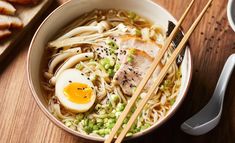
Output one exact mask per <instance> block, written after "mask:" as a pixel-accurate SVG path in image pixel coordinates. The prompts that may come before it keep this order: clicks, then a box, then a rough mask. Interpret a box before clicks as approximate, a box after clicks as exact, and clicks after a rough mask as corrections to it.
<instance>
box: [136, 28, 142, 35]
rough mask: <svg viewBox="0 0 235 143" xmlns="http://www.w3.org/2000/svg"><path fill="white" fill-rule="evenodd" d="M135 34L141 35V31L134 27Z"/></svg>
mask: <svg viewBox="0 0 235 143" xmlns="http://www.w3.org/2000/svg"><path fill="white" fill-rule="evenodd" d="M135 35H136V36H138V37H141V31H140V30H139V29H135Z"/></svg>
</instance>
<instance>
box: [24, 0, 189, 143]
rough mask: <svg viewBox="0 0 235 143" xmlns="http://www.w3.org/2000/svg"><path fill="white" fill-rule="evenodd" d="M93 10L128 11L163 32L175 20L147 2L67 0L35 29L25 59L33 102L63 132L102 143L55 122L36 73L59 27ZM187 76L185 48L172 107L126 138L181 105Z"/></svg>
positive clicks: (142, 0)
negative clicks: (144, 18) (177, 91)
mask: <svg viewBox="0 0 235 143" xmlns="http://www.w3.org/2000/svg"><path fill="white" fill-rule="evenodd" d="M95 8H99V9H110V8H115V9H125V10H131V11H134V12H136V13H137V14H139V15H141V16H144V17H146V18H148V19H150V20H152V21H153V22H155V23H158V24H160V25H162V26H163V27H164V28H165V29H167V25H168V20H171V21H173V22H176V20H175V19H174V17H173V16H172V15H171V14H170V13H169V12H168V11H166V10H165V9H163V8H162V7H161V6H159V5H157V4H155V3H153V2H152V1H149V0H138V1H137V0H71V1H70V2H67V3H66V4H64V5H62V6H60V7H58V8H57V9H56V10H55V11H53V12H52V13H51V14H50V15H49V16H48V17H47V18H46V19H45V20H44V21H43V23H42V24H41V25H40V27H39V28H38V30H37V32H36V33H35V35H34V37H33V39H32V42H31V45H30V50H29V53H28V59H27V73H28V81H29V86H30V89H31V91H32V93H33V97H34V98H35V101H36V102H37V104H38V105H39V107H40V108H41V110H42V111H43V112H44V113H45V114H46V115H47V117H48V118H49V119H50V120H51V121H52V122H54V123H55V124H56V125H58V126H59V127H61V128H63V129H64V130H66V131H68V132H70V133H72V134H74V135H76V136H79V137H83V138H86V139H90V140H95V141H103V140H104V139H103V138H99V137H93V136H89V135H84V134H81V133H79V132H76V131H74V130H71V129H70V128H68V127H66V126H65V125H64V124H63V123H61V122H60V121H59V120H58V119H56V118H55V117H54V116H53V115H52V114H51V113H50V112H49V111H48V108H47V106H48V103H47V102H46V100H45V96H46V95H44V94H43V91H42V89H41V88H40V75H42V73H41V72H40V71H41V70H40V65H41V62H42V61H43V53H44V52H45V51H44V50H45V47H46V45H47V43H48V41H50V40H51V39H53V37H54V36H55V34H56V33H57V32H58V31H59V30H60V29H61V28H63V27H65V26H66V25H68V24H69V23H70V22H71V21H73V20H74V19H76V18H77V17H78V16H79V15H81V14H83V13H85V12H89V11H91V10H93V9H95ZM191 74H192V62H191V54H190V51H189V48H186V52H185V56H184V60H183V63H182V86H181V88H180V93H179V96H178V97H177V99H176V102H175V104H174V105H173V107H172V108H171V109H170V111H169V112H168V114H167V115H166V116H165V118H163V119H161V120H159V121H158V122H157V123H156V124H155V125H153V126H151V127H150V128H148V129H147V130H145V131H142V132H139V133H137V134H135V135H133V136H132V137H129V138H135V137H138V136H141V135H144V134H146V133H148V132H150V131H152V130H154V129H156V128H158V127H159V126H160V125H161V124H163V123H164V122H165V121H166V120H167V119H169V118H170V117H171V116H172V115H173V114H174V113H175V111H176V109H177V108H178V107H179V105H180V104H181V103H182V101H183V98H184V97H185V96H186V92H187V89H188V87H189V84H190V81H191Z"/></svg>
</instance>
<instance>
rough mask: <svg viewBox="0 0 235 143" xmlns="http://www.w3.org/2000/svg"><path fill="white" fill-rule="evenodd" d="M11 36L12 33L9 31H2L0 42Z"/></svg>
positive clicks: (0, 31) (0, 32)
mask: <svg viewBox="0 0 235 143" xmlns="http://www.w3.org/2000/svg"><path fill="white" fill-rule="evenodd" d="M10 35H11V31H10V30H9V29H4V30H0V40H1V39H3V38H6V37H8V36H10Z"/></svg>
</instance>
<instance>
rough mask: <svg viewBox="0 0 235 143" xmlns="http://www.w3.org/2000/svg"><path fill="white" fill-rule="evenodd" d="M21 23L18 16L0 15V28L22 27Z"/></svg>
mask: <svg viewBox="0 0 235 143" xmlns="http://www.w3.org/2000/svg"><path fill="white" fill-rule="evenodd" d="M22 27H23V23H22V21H21V20H20V19H19V18H18V17H14V16H8V15H0V29H4V28H5V29H8V28H22Z"/></svg>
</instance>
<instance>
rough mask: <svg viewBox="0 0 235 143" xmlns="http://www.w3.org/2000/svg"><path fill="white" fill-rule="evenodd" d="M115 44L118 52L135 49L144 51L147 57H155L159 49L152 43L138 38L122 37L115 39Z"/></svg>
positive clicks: (159, 46)
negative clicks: (118, 48) (118, 49)
mask: <svg viewBox="0 0 235 143" xmlns="http://www.w3.org/2000/svg"><path fill="white" fill-rule="evenodd" d="M115 39H116V43H117V45H118V46H119V47H120V50H125V49H126V48H136V49H139V50H143V51H145V52H146V53H147V54H148V55H149V56H151V57H155V56H156V55H157V53H158V51H159V49H160V48H161V45H158V44H157V43H155V42H154V41H146V40H143V39H141V38H140V37H136V36H131V35H124V36H120V37H116V38H115Z"/></svg>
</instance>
